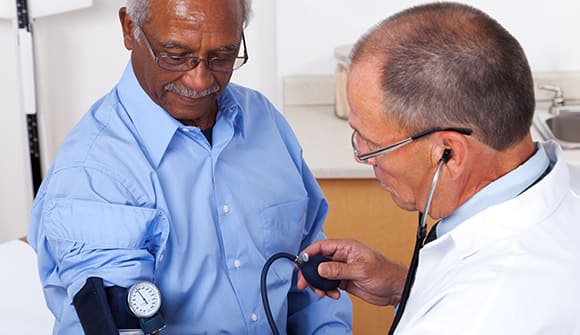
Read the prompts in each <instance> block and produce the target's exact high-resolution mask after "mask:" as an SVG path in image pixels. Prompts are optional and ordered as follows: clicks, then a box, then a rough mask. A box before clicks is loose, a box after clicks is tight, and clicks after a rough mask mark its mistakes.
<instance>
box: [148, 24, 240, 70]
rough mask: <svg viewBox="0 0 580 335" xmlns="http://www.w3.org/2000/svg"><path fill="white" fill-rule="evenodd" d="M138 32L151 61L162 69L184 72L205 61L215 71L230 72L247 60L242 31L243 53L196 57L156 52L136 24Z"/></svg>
mask: <svg viewBox="0 0 580 335" xmlns="http://www.w3.org/2000/svg"><path fill="white" fill-rule="evenodd" d="M137 29H139V32H140V33H141V35H142V36H143V41H145V45H146V46H147V49H148V50H149V53H150V54H151V57H152V58H153V61H154V62H155V63H156V64H157V65H158V66H159V67H160V68H162V69H163V70H167V71H173V72H186V71H191V70H193V69H194V68H195V67H196V66H198V65H199V63H201V62H205V65H206V66H207V68H208V69H209V70H211V71H215V72H232V71H234V70H237V69H239V68H241V67H242V65H244V64H246V62H247V61H248V51H247V49H246V39H245V37H244V32H243V31H242V46H243V47H244V55H243V56H238V57H206V58H197V57H193V56H177V55H170V54H159V55H158V54H157V53H156V52H155V51H154V50H153V48H152V47H151V43H149V39H148V38H147V35H145V31H143V28H141V27H139V26H137Z"/></svg>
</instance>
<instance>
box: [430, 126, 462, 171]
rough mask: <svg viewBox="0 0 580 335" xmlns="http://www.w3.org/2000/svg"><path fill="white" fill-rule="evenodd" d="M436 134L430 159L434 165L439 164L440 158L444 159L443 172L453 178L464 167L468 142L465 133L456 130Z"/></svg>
mask: <svg viewBox="0 0 580 335" xmlns="http://www.w3.org/2000/svg"><path fill="white" fill-rule="evenodd" d="M437 135H439V136H436V141H437V144H436V145H435V146H434V147H433V153H432V155H431V156H432V158H431V159H432V160H433V163H434V164H435V165H437V164H439V161H440V160H441V159H444V160H446V162H445V171H446V172H445V173H446V175H447V177H448V178H451V179H455V178H457V177H458V176H460V175H461V173H462V171H463V170H464V169H465V162H466V158H467V154H468V148H469V142H468V140H467V138H466V137H465V135H462V134H459V133H456V132H450V131H449V132H445V133H441V134H437ZM446 151H448V153H446Z"/></svg>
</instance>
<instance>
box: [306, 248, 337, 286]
mask: <svg viewBox="0 0 580 335" xmlns="http://www.w3.org/2000/svg"><path fill="white" fill-rule="evenodd" d="M328 261H330V259H329V258H326V257H324V256H322V255H312V256H310V257H309V259H308V261H306V262H303V263H302V264H300V265H299V267H300V270H301V271H302V275H303V276H304V279H306V281H307V282H308V284H310V285H312V286H314V287H316V288H317V289H319V290H322V291H331V290H335V289H336V288H337V287H338V285H339V284H340V280H333V279H326V278H323V277H321V276H320V275H319V274H318V264H320V263H322V262H328Z"/></svg>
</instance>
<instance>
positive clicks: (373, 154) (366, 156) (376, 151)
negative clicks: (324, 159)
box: [351, 127, 473, 162]
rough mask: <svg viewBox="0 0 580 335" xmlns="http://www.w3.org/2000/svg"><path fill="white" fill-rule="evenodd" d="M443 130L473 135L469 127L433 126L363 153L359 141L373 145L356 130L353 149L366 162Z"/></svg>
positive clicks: (352, 139)
mask: <svg viewBox="0 0 580 335" xmlns="http://www.w3.org/2000/svg"><path fill="white" fill-rule="evenodd" d="M441 131H454V132H457V133H460V134H463V135H467V136H469V135H471V134H472V133H473V130H471V129H469V128H453V127H450V128H431V129H428V130H425V131H422V132H420V133H418V134H416V135H413V136H411V137H408V138H406V139H404V140H402V141H399V142H397V143H395V144H392V145H389V146H386V147H382V148H378V149H371V151H370V152H367V153H362V152H361V151H360V149H359V143H364V144H365V145H366V147H367V148H371V147H372V145H369V143H368V142H367V141H366V140H365V139H364V138H362V137H360V135H359V133H358V132H357V131H356V130H354V131H353V132H352V137H351V144H352V149H353V150H354V154H355V156H356V157H357V158H358V159H359V160H360V161H363V162H366V161H367V160H368V159H371V158H373V157H377V156H379V155H382V154H385V153H387V152H389V151H393V150H395V149H398V148H400V147H402V146H404V145H405V144H409V143H411V142H413V141H415V140H418V139H420V138H422V137H425V136H428V135H431V134H433V133H437V132H441Z"/></svg>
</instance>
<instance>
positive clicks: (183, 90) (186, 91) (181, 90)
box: [163, 83, 220, 99]
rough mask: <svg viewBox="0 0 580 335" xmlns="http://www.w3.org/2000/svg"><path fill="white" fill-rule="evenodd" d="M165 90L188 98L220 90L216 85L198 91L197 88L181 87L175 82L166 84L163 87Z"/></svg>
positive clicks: (201, 96) (200, 96)
mask: <svg viewBox="0 0 580 335" xmlns="http://www.w3.org/2000/svg"><path fill="white" fill-rule="evenodd" d="M163 89H164V90H165V91H166V92H173V93H175V94H179V95H182V96H185V97H188V98H194V99H197V98H203V97H205V96H208V95H211V94H214V93H216V92H217V91H219V90H220V87H219V86H218V85H215V86H212V87H209V88H206V89H205V90H202V91H198V90H192V89H190V88H187V87H181V86H178V85H176V84H175V83H169V84H167V85H166V86H165V87H164V88H163Z"/></svg>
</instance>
